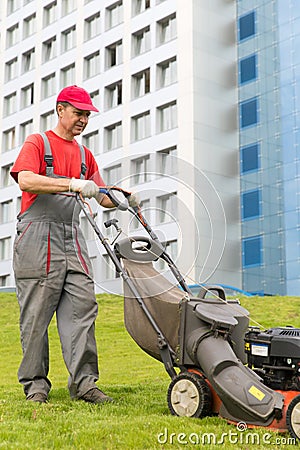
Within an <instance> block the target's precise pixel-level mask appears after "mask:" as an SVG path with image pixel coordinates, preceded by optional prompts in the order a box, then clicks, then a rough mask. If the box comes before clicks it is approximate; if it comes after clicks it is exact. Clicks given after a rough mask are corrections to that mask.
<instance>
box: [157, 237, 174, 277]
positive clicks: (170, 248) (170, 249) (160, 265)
mask: <svg viewBox="0 0 300 450" xmlns="http://www.w3.org/2000/svg"><path fill="white" fill-rule="evenodd" d="M163 246H164V248H165V251H166V252H167V253H168V254H169V255H170V256H171V258H172V260H173V261H176V258H177V255H178V243H177V240H173V241H167V242H163ZM155 266H156V268H157V270H159V271H161V270H166V269H167V268H168V265H167V263H166V262H165V261H164V260H163V259H162V258H159V260H158V261H157V263H156V264H155Z"/></svg>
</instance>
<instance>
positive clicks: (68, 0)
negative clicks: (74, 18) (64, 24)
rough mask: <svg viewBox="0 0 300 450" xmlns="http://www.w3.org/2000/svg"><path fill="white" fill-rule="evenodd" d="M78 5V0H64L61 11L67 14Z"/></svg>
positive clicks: (64, 14)
mask: <svg viewBox="0 0 300 450" xmlns="http://www.w3.org/2000/svg"><path fill="white" fill-rule="evenodd" d="M76 7H77V0H62V4H61V11H62V15H63V16H66V15H67V14H70V13H71V12H72V11H74V10H75V9H76Z"/></svg>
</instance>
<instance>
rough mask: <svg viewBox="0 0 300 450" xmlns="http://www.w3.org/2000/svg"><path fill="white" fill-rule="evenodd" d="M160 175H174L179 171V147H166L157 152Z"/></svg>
mask: <svg viewBox="0 0 300 450" xmlns="http://www.w3.org/2000/svg"><path fill="white" fill-rule="evenodd" d="M157 172H158V176H163V175H174V174H175V173H176V172H177V148H176V146H174V147H170V148H166V149H164V150H160V151H158V152H157Z"/></svg>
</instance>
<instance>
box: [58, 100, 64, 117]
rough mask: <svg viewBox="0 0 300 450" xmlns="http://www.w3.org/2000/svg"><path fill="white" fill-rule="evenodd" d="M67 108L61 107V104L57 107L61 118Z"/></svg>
mask: <svg viewBox="0 0 300 450" xmlns="http://www.w3.org/2000/svg"><path fill="white" fill-rule="evenodd" d="M64 109H65V107H64V106H63V105H61V104H60V103H58V105H57V107H56V111H57V114H58V116H59V117H62V115H63V112H64Z"/></svg>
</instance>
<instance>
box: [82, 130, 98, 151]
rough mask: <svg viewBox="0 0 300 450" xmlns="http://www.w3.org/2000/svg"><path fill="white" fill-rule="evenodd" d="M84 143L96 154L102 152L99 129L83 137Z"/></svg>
mask: <svg viewBox="0 0 300 450" xmlns="http://www.w3.org/2000/svg"><path fill="white" fill-rule="evenodd" d="M82 143H83V145H85V146H86V147H87V148H89V149H90V150H91V151H92V152H93V153H94V155H97V154H98V153H100V142H99V131H98V130H97V131H93V132H92V133H89V134H86V135H85V136H83V137H82Z"/></svg>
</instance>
